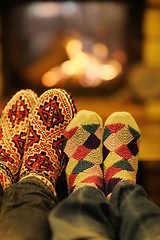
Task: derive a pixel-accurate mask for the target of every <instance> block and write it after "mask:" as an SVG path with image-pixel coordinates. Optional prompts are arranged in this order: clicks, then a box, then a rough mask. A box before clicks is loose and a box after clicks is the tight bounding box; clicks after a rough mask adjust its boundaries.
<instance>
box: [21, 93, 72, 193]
mask: <svg viewBox="0 0 160 240" xmlns="http://www.w3.org/2000/svg"><path fill="white" fill-rule="evenodd" d="M75 113H76V108H75V105H74V101H73V99H72V97H71V95H70V94H68V93H67V92H66V91H65V90H61V89H50V90H48V91H46V92H45V93H43V94H42V95H41V96H40V98H39V101H38V103H37V105H36V106H35V108H34V110H33V111H32V113H31V114H30V117H29V128H28V134H27V140H26V146H25V152H24V157H23V162H22V167H21V171H20V180H22V179H24V178H26V177H36V178H39V179H40V180H41V181H43V182H44V183H45V184H46V185H47V186H48V187H49V188H50V189H51V190H52V191H53V192H54V194H56V192H55V186H56V181H57V179H58V176H59V175H60V173H61V171H62V168H63V160H62V153H63V152H62V150H63V149H62V141H63V132H64V130H65V128H66V126H67V125H68V124H69V122H70V121H71V119H72V118H73V116H74V114H75Z"/></svg>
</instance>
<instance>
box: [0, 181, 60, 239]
mask: <svg viewBox="0 0 160 240" xmlns="http://www.w3.org/2000/svg"><path fill="white" fill-rule="evenodd" d="M56 203H57V200H56V197H55V196H54V194H53V192H52V191H51V190H50V189H49V188H48V187H47V186H46V185H45V184H43V182H42V181H40V180H39V179H36V178H26V179H24V180H22V181H20V182H18V183H15V184H13V185H12V186H11V187H9V188H8V189H7V190H6V191H5V192H4V195H3V201H2V208H1V215H0V237H1V239H2V240H8V239H10V240H20V239H23V240H25V239H27V240H33V239H34V240H36V239H37V240H41V239H42V240H43V239H45V240H47V239H50V237H51V234H50V229H49V224H48V214H49V212H50V210H51V209H52V208H53V207H54V206H55V204H56Z"/></svg>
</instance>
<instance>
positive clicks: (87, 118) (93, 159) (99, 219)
mask: <svg viewBox="0 0 160 240" xmlns="http://www.w3.org/2000/svg"><path fill="white" fill-rule="evenodd" d="M101 138H102V120H101V118H100V117H99V116H98V115H97V114H96V113H94V112H90V111H85V110H84V111H80V112H79V113H78V114H77V115H76V116H75V118H74V119H73V120H72V121H71V122H70V124H69V125H68V126H67V128H66V131H65V132H64V152H65V154H66V159H67V160H68V164H67V167H66V178H67V184H68V191H69V193H70V195H69V197H68V198H67V199H66V200H64V201H63V202H62V203H61V204H59V205H58V206H57V208H56V209H55V210H53V212H52V213H51V215H50V218H49V220H50V225H51V228H52V232H53V239H59V240H63V239H70V240H71V239H115V234H114V231H113V228H112V223H113V222H114V221H115V222H116V221H117V218H116V217H114V209H113V208H112V206H110V204H109V202H108V201H107V200H106V197H105V195H104V194H103V193H102V191H103V174H102V170H101V164H102V144H101ZM101 190H102V191H101ZM112 211H113V213H112ZM112 214H113V215H112ZM112 216H113V217H112ZM115 216H116V214H115ZM61 229H63V230H61Z"/></svg>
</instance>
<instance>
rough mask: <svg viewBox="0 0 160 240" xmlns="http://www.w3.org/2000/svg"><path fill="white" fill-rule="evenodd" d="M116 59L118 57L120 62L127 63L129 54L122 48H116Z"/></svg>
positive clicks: (114, 55)
mask: <svg viewBox="0 0 160 240" xmlns="http://www.w3.org/2000/svg"><path fill="white" fill-rule="evenodd" d="M113 57H114V59H116V60H117V61H119V62H120V63H123V64H124V63H126V62H127V56H126V53H125V52H124V51H122V50H121V49H119V50H116V51H115V52H114V54H113Z"/></svg>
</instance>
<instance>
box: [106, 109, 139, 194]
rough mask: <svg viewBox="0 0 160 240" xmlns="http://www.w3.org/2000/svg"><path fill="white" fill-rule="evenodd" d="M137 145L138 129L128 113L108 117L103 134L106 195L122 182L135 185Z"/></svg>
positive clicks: (116, 113)
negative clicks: (129, 182) (127, 181)
mask: <svg viewBox="0 0 160 240" xmlns="http://www.w3.org/2000/svg"><path fill="white" fill-rule="evenodd" d="M139 143H140V131H139V127H138V125H137V123H136V122H135V120H134V119H133V117H132V116H131V115H130V114H129V113H127V112H115V113H113V114H111V115H110V116H109V117H108V119H107V120H106V122H105V127H104V133H103V166H104V183H105V194H106V195H108V194H110V193H112V191H113V189H114V187H115V186H116V185H117V183H119V182H120V181H122V180H129V181H131V182H133V183H136V174H137V169H138V152H139Z"/></svg>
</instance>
